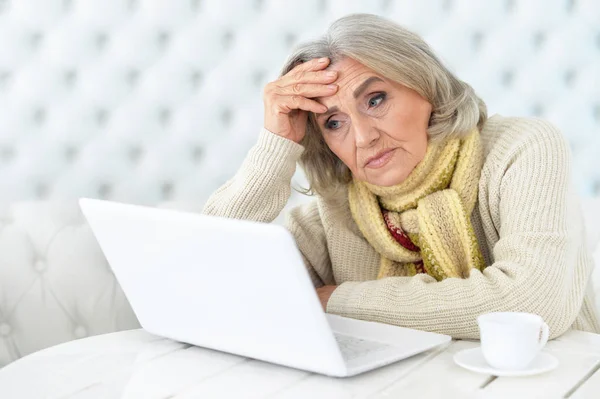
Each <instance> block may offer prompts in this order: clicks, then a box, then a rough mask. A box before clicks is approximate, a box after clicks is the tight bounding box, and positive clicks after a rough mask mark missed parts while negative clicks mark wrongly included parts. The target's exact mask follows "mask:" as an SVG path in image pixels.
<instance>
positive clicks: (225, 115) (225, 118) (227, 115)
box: [221, 108, 233, 126]
mask: <svg viewBox="0 0 600 399" xmlns="http://www.w3.org/2000/svg"><path fill="white" fill-rule="evenodd" d="M232 116H233V115H232V112H231V110H230V109H229V108H224V109H223V110H222V111H221V123H223V126H228V125H229V124H230V123H231V118H232Z"/></svg>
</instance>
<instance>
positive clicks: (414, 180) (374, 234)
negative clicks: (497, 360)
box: [204, 14, 600, 338]
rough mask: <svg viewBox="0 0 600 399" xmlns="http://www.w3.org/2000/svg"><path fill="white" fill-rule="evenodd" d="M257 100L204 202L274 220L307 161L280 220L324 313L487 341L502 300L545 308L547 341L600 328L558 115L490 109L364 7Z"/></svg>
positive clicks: (409, 36)
mask: <svg viewBox="0 0 600 399" xmlns="http://www.w3.org/2000/svg"><path fill="white" fill-rule="evenodd" d="M264 106H265V114H264V128H263V129H262V131H261V133H260V137H259V139H258V142H257V144H256V145H255V146H254V147H253V148H252V149H251V150H250V152H249V154H248V156H247V158H246V159H245V161H244V163H243V165H242V167H241V169H240V170H239V171H238V172H237V174H236V175H235V176H234V177H233V178H232V179H231V180H229V181H228V182H227V183H225V185H224V186H222V187H221V188H220V189H218V190H217V191H216V192H215V193H214V194H213V195H212V196H211V198H210V199H209V200H208V203H207V204H206V206H205V208H204V213H205V214H209V215H217V216H224V217H229V218H238V219H247V220H254V221H260V222H271V221H273V220H274V219H275V218H276V217H277V215H278V214H279V213H280V211H281V210H282V209H283V207H284V206H285V204H286V202H287V200H288V198H289V195H290V180H291V178H292V175H293V174H294V171H295V168H296V162H299V163H300V165H301V166H302V167H303V169H304V171H305V173H306V176H307V178H308V181H309V183H310V186H311V191H312V192H313V193H314V194H316V195H315V197H316V198H315V199H314V200H313V201H312V202H310V203H308V204H306V205H302V206H298V207H296V208H294V209H293V210H292V211H291V212H290V213H289V217H288V219H287V227H288V229H289V231H290V232H291V233H292V234H293V236H294V237H295V239H296V242H297V245H298V248H299V249H300V251H301V253H302V255H303V259H304V261H305V264H306V268H307V270H308V273H309V274H310V277H311V278H312V281H313V283H314V285H315V287H316V289H317V292H318V295H319V298H320V300H321V303H322V305H323V307H324V309H326V311H327V312H330V313H335V314H339V315H342V316H346V317H352V318H358V319H363V320H369V321H377V322H383V323H389V324H395V325H399V326H404V327H410V328H416V329H420V330H427V331H433V332H439V333H444V334H449V335H451V336H453V337H455V338H478V337H479V331H478V326H477V322H476V318H477V316H478V315H480V314H482V313H486V312H494V311H520V312H531V313H536V314H538V315H540V316H542V317H543V318H544V319H545V321H546V322H547V323H548V325H549V326H550V329H551V336H552V337H556V336H559V335H561V334H563V333H564V332H565V331H567V330H568V329H570V328H574V329H580V330H585V331H593V332H600V325H599V323H598V319H597V317H596V314H595V311H594V309H593V305H592V303H593V301H592V298H591V297H590V295H591V288H590V287H589V284H588V282H589V276H590V273H591V268H592V259H591V256H590V254H589V252H588V248H586V246H585V240H584V234H585V232H584V231H583V227H582V226H583V225H582V218H581V215H580V210H579V204H578V199H577V197H576V193H575V191H574V189H573V184H572V179H571V176H570V168H571V164H570V150H569V146H568V143H567V141H566V140H565V138H564V137H563V136H562V135H561V133H560V132H559V131H558V130H557V129H556V128H555V127H554V126H552V125H551V124H550V123H548V122H545V121H542V120H539V119H530V118H515V117H504V116H500V115H494V116H492V117H490V118H488V117H487V112H486V106H485V104H484V102H483V101H482V100H481V99H480V98H479V97H478V96H477V95H476V94H475V92H474V91H473V89H472V88H471V87H470V86H469V85H468V84H466V83H465V82H463V81H461V80H459V79H457V78H456V77H455V76H454V75H453V74H452V73H451V72H450V71H449V70H448V69H447V68H446V67H444V65H442V63H441V62H440V60H439V59H438V58H437V57H436V56H435V55H434V54H433V52H432V51H431V49H430V48H429V47H428V45H427V44H426V43H425V42H424V41H423V40H422V39H421V38H420V37H419V36H417V35H416V34H414V33H411V32H409V31H407V30H405V29H403V28H402V27H400V26H398V25H396V24H394V23H392V22H390V21H388V20H386V19H384V18H381V17H377V16H374V15H366V14H358V15H351V16H347V17H344V18H341V19H339V20H337V21H336V22H334V23H333V24H332V25H331V27H330V28H329V30H328V31H327V33H326V34H325V36H324V37H323V38H321V39H319V40H316V41H313V42H309V43H305V44H303V45H300V46H299V47H298V48H297V49H296V50H295V52H294V53H293V54H292V55H291V56H290V57H289V59H288V61H287V62H286V64H285V66H284V68H283V71H282V73H281V76H280V78H279V79H277V80H275V81H274V82H271V83H269V84H267V86H266V87H265V90H264ZM232 245H233V246H234V247H235V243H232ZM282 267H285V265H282ZM256 272H257V273H260V271H259V270H257V271H256ZM281 284H285V281H282V282H281Z"/></svg>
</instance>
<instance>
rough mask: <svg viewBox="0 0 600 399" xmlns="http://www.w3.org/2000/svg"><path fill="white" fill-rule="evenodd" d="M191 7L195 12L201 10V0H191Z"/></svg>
mask: <svg viewBox="0 0 600 399" xmlns="http://www.w3.org/2000/svg"><path fill="white" fill-rule="evenodd" d="M190 8H191V9H192V11H194V12H196V11H198V10H200V0H190Z"/></svg>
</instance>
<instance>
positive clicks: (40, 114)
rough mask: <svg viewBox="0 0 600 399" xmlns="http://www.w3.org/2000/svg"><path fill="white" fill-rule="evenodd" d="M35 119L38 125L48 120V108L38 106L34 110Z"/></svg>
mask: <svg viewBox="0 0 600 399" xmlns="http://www.w3.org/2000/svg"><path fill="white" fill-rule="evenodd" d="M32 116H33V120H34V121H35V123H37V124H38V125H41V124H43V123H44V121H45V120H46V110H45V109H44V108H36V109H34V110H33V115H32Z"/></svg>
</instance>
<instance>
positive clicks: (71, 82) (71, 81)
mask: <svg viewBox="0 0 600 399" xmlns="http://www.w3.org/2000/svg"><path fill="white" fill-rule="evenodd" d="M63 79H64V82H65V86H67V87H70V88H71V87H73V86H75V82H76V81H77V72H76V71H74V70H68V71H65V74H64V77H63Z"/></svg>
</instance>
